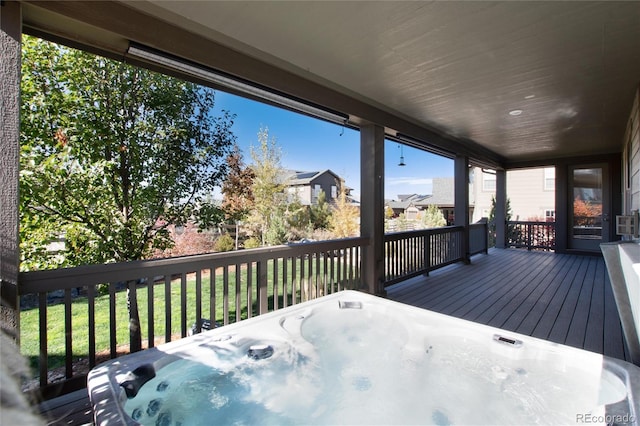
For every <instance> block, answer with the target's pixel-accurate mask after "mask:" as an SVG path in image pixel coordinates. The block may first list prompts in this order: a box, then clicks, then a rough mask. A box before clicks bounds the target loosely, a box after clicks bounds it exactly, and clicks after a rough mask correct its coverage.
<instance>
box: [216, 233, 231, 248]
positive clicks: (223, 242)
mask: <svg viewBox="0 0 640 426" xmlns="http://www.w3.org/2000/svg"><path fill="white" fill-rule="evenodd" d="M235 245H236V244H235V241H233V238H231V235H229V234H223V235H220V236H219V237H218V239H217V240H216V242H215V244H214V245H213V247H214V248H215V250H216V251H231V250H233V249H234V248H235Z"/></svg>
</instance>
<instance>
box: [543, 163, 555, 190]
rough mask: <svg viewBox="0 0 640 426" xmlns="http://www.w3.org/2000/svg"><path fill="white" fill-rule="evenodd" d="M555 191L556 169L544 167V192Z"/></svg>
mask: <svg viewBox="0 0 640 426" xmlns="http://www.w3.org/2000/svg"><path fill="white" fill-rule="evenodd" d="M555 189H556V168H555V167H546V168H545V169H544V190H545V191H555Z"/></svg>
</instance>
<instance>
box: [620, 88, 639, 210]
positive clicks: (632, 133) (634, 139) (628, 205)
mask: <svg viewBox="0 0 640 426" xmlns="http://www.w3.org/2000/svg"><path fill="white" fill-rule="evenodd" d="M623 158H624V164H623V168H624V175H623V179H624V181H623V188H624V192H625V200H624V201H625V206H624V211H625V213H630V212H631V210H640V88H639V89H638V90H637V91H636V96H635V100H634V102H633V108H632V109H631V114H630V115H629V121H628V123H627V132H626V134H625V138H624V156H623Z"/></svg>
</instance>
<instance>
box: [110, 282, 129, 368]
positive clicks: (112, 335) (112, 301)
mask: <svg viewBox="0 0 640 426" xmlns="http://www.w3.org/2000/svg"><path fill="white" fill-rule="evenodd" d="M127 325H129V321H127ZM109 352H110V356H111V359H113V358H115V357H116V356H117V355H118V352H117V337H116V284H115V283H109Z"/></svg>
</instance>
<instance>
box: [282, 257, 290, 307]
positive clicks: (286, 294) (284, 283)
mask: <svg viewBox="0 0 640 426" xmlns="http://www.w3.org/2000/svg"><path fill="white" fill-rule="evenodd" d="M290 259H291V258H290V257H286V256H285V257H283V258H282V307H283V308H286V307H287V306H288V305H289V300H288V299H289V284H288V272H289V271H288V270H289V260H290Z"/></svg>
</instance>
